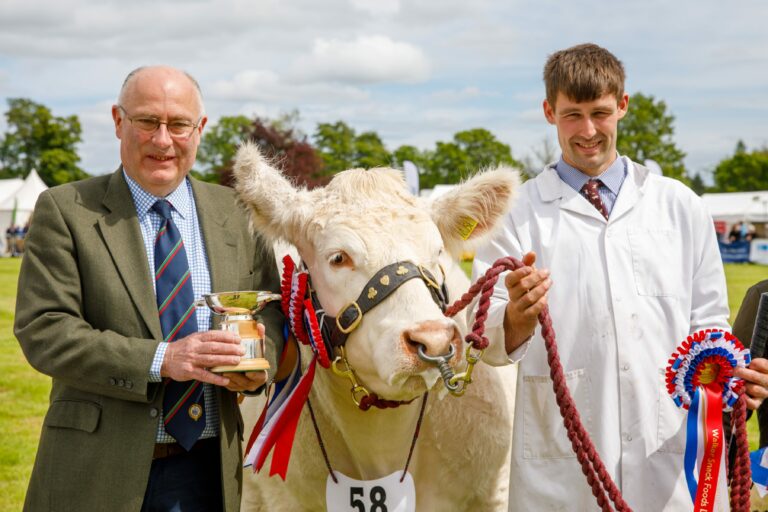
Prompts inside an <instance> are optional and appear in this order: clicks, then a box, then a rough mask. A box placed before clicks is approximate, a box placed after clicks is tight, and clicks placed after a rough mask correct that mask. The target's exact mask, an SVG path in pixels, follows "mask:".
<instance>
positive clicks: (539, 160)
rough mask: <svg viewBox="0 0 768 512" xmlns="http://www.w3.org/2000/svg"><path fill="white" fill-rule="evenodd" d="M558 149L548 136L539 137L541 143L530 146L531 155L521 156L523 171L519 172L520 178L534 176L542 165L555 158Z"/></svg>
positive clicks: (542, 168) (540, 169)
mask: <svg viewBox="0 0 768 512" xmlns="http://www.w3.org/2000/svg"><path fill="white" fill-rule="evenodd" d="M558 151H559V149H558V148H557V146H556V145H555V144H554V143H553V142H552V139H550V138H549V137H544V138H543V139H541V145H540V146H537V147H533V148H531V152H532V153H533V156H526V157H525V158H523V172H522V173H521V174H520V177H521V178H522V179H524V180H525V179H528V178H534V177H536V176H537V175H538V174H539V173H540V172H541V171H543V170H544V167H545V166H547V165H549V164H551V163H552V162H554V161H555V159H557V154H558Z"/></svg>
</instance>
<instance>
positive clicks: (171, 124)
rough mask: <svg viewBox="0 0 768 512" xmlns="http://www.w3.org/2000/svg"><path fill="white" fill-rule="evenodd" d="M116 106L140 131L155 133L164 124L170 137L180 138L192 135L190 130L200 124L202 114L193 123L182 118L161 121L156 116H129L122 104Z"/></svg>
mask: <svg viewBox="0 0 768 512" xmlns="http://www.w3.org/2000/svg"><path fill="white" fill-rule="evenodd" d="M117 108H119V109H120V110H122V111H123V113H124V114H125V118H126V119H128V120H129V121H130V122H131V124H132V125H133V126H134V127H135V128H137V129H138V130H139V131H141V132H144V133H146V134H151V133H155V132H156V131H157V129H158V128H160V125H161V124H164V125H165V126H166V128H167V129H168V133H169V134H170V135H171V137H178V138H180V139H181V138H183V139H186V138H187V137H189V136H190V135H192V132H194V131H195V129H196V128H197V127H198V126H200V121H201V120H202V119H203V118H202V116H200V119H198V120H197V123H194V124H193V123H192V122H191V121H185V120H184V119H175V120H173V121H161V120H159V119H158V118H156V117H131V116H129V115H128V111H127V110H125V109H124V108H123V107H122V105H118V106H117Z"/></svg>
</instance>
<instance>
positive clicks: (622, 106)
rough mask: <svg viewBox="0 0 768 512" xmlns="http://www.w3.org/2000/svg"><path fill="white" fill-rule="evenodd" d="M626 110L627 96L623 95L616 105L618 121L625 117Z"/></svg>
mask: <svg viewBox="0 0 768 512" xmlns="http://www.w3.org/2000/svg"><path fill="white" fill-rule="evenodd" d="M627 109H629V94H627V93H624V96H622V97H621V99H620V100H619V104H618V111H619V119H621V118H622V117H624V116H625V115H627Z"/></svg>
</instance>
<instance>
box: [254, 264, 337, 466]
mask: <svg viewBox="0 0 768 512" xmlns="http://www.w3.org/2000/svg"><path fill="white" fill-rule="evenodd" d="M308 278H309V274H308V273H307V271H306V270H303V269H298V268H297V267H296V264H295V263H294V261H293V259H291V257H290V256H285V258H283V279H282V296H283V298H282V308H283V313H284V314H285V318H286V319H287V325H286V329H285V333H284V334H285V338H286V340H285V342H286V344H287V343H290V341H289V339H288V338H289V336H288V330H290V332H291V333H293V337H294V338H295V340H296V342H297V343H301V344H303V345H309V346H311V348H312V352H313V356H312V359H311V360H310V361H309V364H308V365H307V368H306V369H305V370H304V371H303V372H302V364H301V350H298V347H297V350H296V353H297V354H296V361H295V364H294V366H293V369H292V370H291V372H290V374H289V375H288V377H286V378H285V379H283V380H282V381H280V382H276V383H275V384H274V389H273V393H272V396H271V397H270V399H269V400H268V403H267V406H266V407H265V408H264V410H263V411H262V413H261V416H260V417H259V420H258V421H257V422H256V425H255V426H254V427H253V431H252V432H251V435H250V437H249V439H248V444H247V445H246V456H245V462H244V466H245V467H248V466H252V467H253V471H254V473H255V472H258V471H260V470H261V468H262V467H263V465H264V462H265V461H266V459H267V456H268V455H269V452H270V451H272V450H273V448H274V451H273V452H272V464H271V466H270V471H269V476H272V475H275V474H278V475H280V477H281V478H282V479H283V480H285V476H286V473H287V471H288V463H289V462H290V458H291V450H292V448H293V440H294V438H295V437H296V427H297V425H298V422H299V417H300V416H301V410H302V409H303V408H304V404H305V403H306V401H307V398H308V397H309V391H310V389H311V388H312V382H313V381H314V379H315V368H316V366H317V363H318V362H320V364H321V365H322V366H323V367H325V368H327V367H329V366H330V362H329V361H328V355H327V353H326V352H325V347H324V345H323V341H322V336H321V334H320V327H319V325H318V321H317V316H316V314H315V311H314V309H313V308H312V303H311V300H310V299H309V298H307V280H308ZM321 348H322V351H321V350H320V349H321ZM285 354H286V351H285V350H284V351H283V355H282V357H281V361H280V366H282V365H283V364H284V363H285V362H284V361H283V358H284V357H285Z"/></svg>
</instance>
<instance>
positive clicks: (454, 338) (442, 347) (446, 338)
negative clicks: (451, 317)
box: [403, 320, 461, 357]
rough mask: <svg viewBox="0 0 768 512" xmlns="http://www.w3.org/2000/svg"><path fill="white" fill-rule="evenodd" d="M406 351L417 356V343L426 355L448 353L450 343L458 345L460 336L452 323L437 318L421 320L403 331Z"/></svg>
mask: <svg viewBox="0 0 768 512" xmlns="http://www.w3.org/2000/svg"><path fill="white" fill-rule="evenodd" d="M403 340H404V341H405V349H406V352H407V353H409V354H410V355H412V356H414V357H418V351H419V345H421V346H423V347H424V349H423V350H424V352H425V353H426V354H427V355H428V356H432V357H437V356H442V355H445V354H448V352H449V350H450V345H451V344H454V347H459V346H460V344H461V336H460V335H459V330H458V329H457V328H456V326H455V325H453V324H446V323H445V322H440V321H437V320H432V321H427V322H421V323H420V324H417V325H416V326H414V327H411V328H408V329H406V330H404V331H403Z"/></svg>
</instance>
